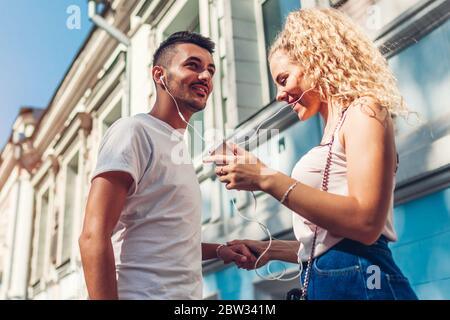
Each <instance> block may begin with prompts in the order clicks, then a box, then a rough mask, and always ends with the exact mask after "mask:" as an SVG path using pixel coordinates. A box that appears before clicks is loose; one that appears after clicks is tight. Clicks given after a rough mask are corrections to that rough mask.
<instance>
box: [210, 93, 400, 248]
mask: <svg viewBox="0 0 450 320" xmlns="http://www.w3.org/2000/svg"><path fill="white" fill-rule="evenodd" d="M365 101H367V100H365ZM384 110H385V109H383V108H381V107H379V106H378V105H377V104H376V103H375V101H373V100H371V103H367V102H366V103H365V104H364V105H361V106H356V105H355V106H353V107H351V108H350V109H349V110H348V114H347V118H346V121H345V122H344V126H343V130H342V132H343V144H344V146H345V150H346V157H347V179H348V196H340V195H335V194H331V193H328V192H323V191H320V190H317V189H314V188H311V187H309V186H307V185H305V184H303V183H301V181H300V183H299V184H298V185H297V187H296V188H294V189H293V190H292V192H291V193H290V194H289V197H288V198H287V201H286V202H285V205H286V206H287V207H289V208H290V209H292V210H293V211H294V212H296V213H298V214H299V215H301V216H303V217H304V218H306V219H308V220H309V221H311V222H312V223H314V224H316V225H318V226H320V227H322V228H325V229H327V230H328V231H329V232H331V233H333V234H335V235H337V236H341V237H345V238H349V239H353V240H356V241H359V242H361V243H364V244H371V243H373V242H374V241H376V240H377V239H378V237H379V235H380V233H381V232H382V229H383V227H384V224H385V221H386V216H387V213H388V209H389V205H390V203H391V201H392V194H393V178H394V171H395V165H396V161H395V160H396V152H395V145H394V130H393V126H392V122H391V120H390V117H389V115H388V113H387V112H385V111H384ZM236 153H237V155H238V156H237V157H234V158H232V157H229V156H214V157H211V158H210V159H209V161H225V163H228V164H227V165H225V166H222V167H217V168H216V173H217V174H218V175H219V179H220V181H222V182H225V183H227V185H226V187H227V188H228V189H238V190H262V191H265V192H267V193H269V194H271V195H272V196H273V197H275V198H276V199H278V200H280V199H281V198H282V197H283V195H284V193H285V192H286V190H288V188H289V187H290V186H291V185H292V184H293V183H294V182H295V180H294V179H292V178H291V177H289V176H286V175H284V174H282V173H279V172H274V171H272V170H270V169H268V168H267V167H266V166H265V165H264V164H263V163H261V162H260V161H259V160H258V159H256V158H255V157H254V156H252V155H251V154H250V153H247V152H245V151H243V150H238V149H236Z"/></svg>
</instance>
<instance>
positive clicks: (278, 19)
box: [261, 0, 300, 100]
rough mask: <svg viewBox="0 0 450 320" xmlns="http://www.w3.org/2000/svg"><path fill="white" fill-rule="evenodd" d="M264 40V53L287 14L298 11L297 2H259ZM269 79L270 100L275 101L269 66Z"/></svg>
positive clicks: (298, 4) (286, 0)
mask: <svg viewBox="0 0 450 320" xmlns="http://www.w3.org/2000/svg"><path fill="white" fill-rule="evenodd" d="M261 8H262V15H263V24H264V40H265V49H266V53H267V51H268V49H269V47H270V45H271V44H272V42H273V41H274V40H275V37H276V36H277V34H278V33H279V32H280V31H281V30H282V29H283V26H284V22H285V20H286V17H287V15H288V13H289V12H291V11H294V10H298V9H300V1H299V0H265V1H261ZM267 70H268V72H267V73H268V77H269V86H270V88H269V90H270V100H274V99H275V95H276V87H275V84H274V83H273V80H272V77H271V76H270V70H269V66H267Z"/></svg>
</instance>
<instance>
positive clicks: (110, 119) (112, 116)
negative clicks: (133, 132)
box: [102, 101, 122, 135]
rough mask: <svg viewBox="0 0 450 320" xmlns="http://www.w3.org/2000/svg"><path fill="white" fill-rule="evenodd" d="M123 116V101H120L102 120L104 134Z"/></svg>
mask: <svg viewBox="0 0 450 320" xmlns="http://www.w3.org/2000/svg"><path fill="white" fill-rule="evenodd" d="M120 117H122V103H121V101H119V102H118V103H117V104H116V105H115V106H114V107H113V108H112V109H111V110H110V111H109V112H108V114H107V115H106V116H105V118H104V119H103V121H102V134H103V135H104V134H105V132H106V131H107V130H108V128H109V127H111V125H112V124H113V123H114V122H116V121H117V120H118V119H120Z"/></svg>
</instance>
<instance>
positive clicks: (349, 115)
mask: <svg viewBox="0 0 450 320" xmlns="http://www.w3.org/2000/svg"><path fill="white" fill-rule="evenodd" d="M341 131H342V132H341V135H342V136H341V138H342V141H343V145H345V144H346V143H345V141H346V140H347V139H349V138H350V137H354V138H356V139H372V138H374V139H382V140H384V139H388V140H391V139H393V137H394V125H393V121H392V117H391V114H390V112H389V110H388V109H387V108H386V107H384V106H383V105H382V104H381V103H380V102H379V100H377V99H376V98H373V97H361V98H359V99H357V100H355V101H354V102H353V103H352V104H351V105H350V106H349V107H348V109H347V111H346V119H345V121H344V123H343V126H342V130H341ZM355 133H357V134H355Z"/></svg>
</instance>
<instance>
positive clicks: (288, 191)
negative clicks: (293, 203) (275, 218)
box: [280, 181, 299, 204]
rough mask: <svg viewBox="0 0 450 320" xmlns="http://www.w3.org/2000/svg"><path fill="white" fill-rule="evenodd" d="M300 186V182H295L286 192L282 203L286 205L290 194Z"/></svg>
mask: <svg viewBox="0 0 450 320" xmlns="http://www.w3.org/2000/svg"><path fill="white" fill-rule="evenodd" d="M298 184H299V182H298V181H295V182H294V183H293V184H292V185H291V186H290V187H289V189H287V190H286V192H285V193H284V194H283V197H281V200H280V203H281V204H284V203H285V202H286V200H287V198H288V196H289V194H290V193H291V191H292V190H294V188H295V187H296V186H297V185H298Z"/></svg>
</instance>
